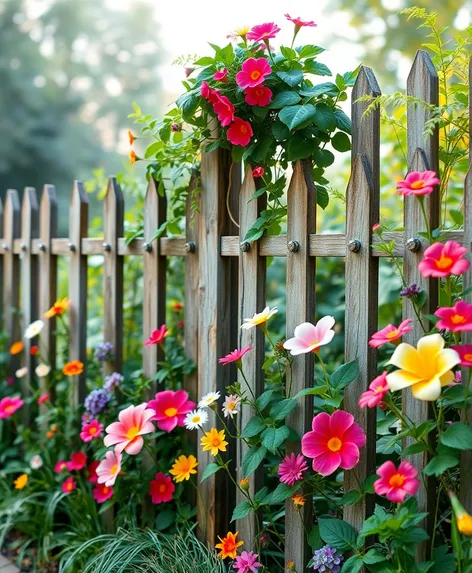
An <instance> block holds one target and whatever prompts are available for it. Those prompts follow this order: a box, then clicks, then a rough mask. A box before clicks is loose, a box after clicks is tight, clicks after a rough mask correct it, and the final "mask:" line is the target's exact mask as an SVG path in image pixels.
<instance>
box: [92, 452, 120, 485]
mask: <svg viewBox="0 0 472 573" xmlns="http://www.w3.org/2000/svg"><path fill="white" fill-rule="evenodd" d="M122 460H123V455H122V454H121V453H120V452H117V451H115V452H107V453H106V454H105V459H104V460H102V461H101V462H100V463H99V464H98V466H97V468H96V470H95V472H96V474H97V483H103V484H105V485H106V486H107V487H111V486H112V485H115V481H116V478H117V477H118V475H119V473H120V471H121V461H122ZM89 479H90V478H89ZM92 483H93V482H92Z"/></svg>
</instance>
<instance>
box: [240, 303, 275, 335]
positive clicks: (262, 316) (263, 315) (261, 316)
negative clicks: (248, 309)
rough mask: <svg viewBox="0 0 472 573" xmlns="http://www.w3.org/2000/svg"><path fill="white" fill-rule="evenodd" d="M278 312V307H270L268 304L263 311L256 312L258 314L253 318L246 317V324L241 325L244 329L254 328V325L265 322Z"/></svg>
mask: <svg viewBox="0 0 472 573" xmlns="http://www.w3.org/2000/svg"><path fill="white" fill-rule="evenodd" d="M276 312H278V310H277V307H275V308H269V307H268V306H266V307H265V309H264V310H263V311H262V312H256V314H255V315H254V316H253V317H252V318H245V319H244V324H243V325H241V328H242V329H244V330H248V329H249V328H253V327H254V326H259V325H261V324H264V323H265V322H267V321H268V320H269V318H270V317H271V316H273V315H274V314H275V313H276Z"/></svg>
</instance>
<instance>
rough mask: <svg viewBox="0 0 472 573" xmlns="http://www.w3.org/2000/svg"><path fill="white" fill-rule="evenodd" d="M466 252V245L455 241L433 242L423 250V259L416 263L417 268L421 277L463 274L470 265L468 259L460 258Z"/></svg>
mask: <svg viewBox="0 0 472 573" xmlns="http://www.w3.org/2000/svg"><path fill="white" fill-rule="evenodd" d="M466 253H467V249H466V247H463V246H462V245H460V244H459V243H456V242H455V241H447V243H445V244H443V243H433V244H432V245H431V246H430V247H428V248H427V249H426V251H425V252H424V259H423V260H422V261H420V262H419V263H418V269H419V271H420V273H421V275H422V276H423V277H434V278H442V277H449V276H450V275H456V276H459V275H463V274H464V273H466V272H467V271H468V270H469V267H470V263H469V261H468V260H467V259H463V258H462V257H463V256H464V255H465V254H466Z"/></svg>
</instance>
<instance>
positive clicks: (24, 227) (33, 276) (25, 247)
mask: <svg viewBox="0 0 472 573" xmlns="http://www.w3.org/2000/svg"><path fill="white" fill-rule="evenodd" d="M38 235H39V207H38V198H37V196H36V190H35V189H33V187H25V190H24V192H23V201H22V205H21V242H22V245H21V248H22V252H21V257H20V267H21V314H22V323H23V332H24V331H25V329H26V328H27V326H28V325H29V324H31V323H32V322H33V321H34V320H36V319H37V318H38V260H37V257H36V256H35V255H33V254H32V253H31V245H32V241H33V239H36V238H37V237H38ZM23 342H24V345H25V350H24V353H23V366H26V367H27V368H28V372H27V374H26V376H23V377H22V378H20V386H21V391H22V395H23V396H24V397H25V398H29V397H30V395H31V388H32V387H33V381H34V379H35V374H34V364H35V358H34V356H31V352H30V350H31V347H32V346H33V345H35V344H37V343H38V339H37V338H34V339H27V338H24V339H23ZM22 414H23V417H24V418H25V421H27V420H28V414H29V408H28V407H27V405H25V408H23V409H22Z"/></svg>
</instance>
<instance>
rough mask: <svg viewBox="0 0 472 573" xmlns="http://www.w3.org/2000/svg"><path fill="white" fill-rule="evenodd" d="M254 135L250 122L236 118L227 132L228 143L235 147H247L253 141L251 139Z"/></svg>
mask: <svg viewBox="0 0 472 573" xmlns="http://www.w3.org/2000/svg"><path fill="white" fill-rule="evenodd" d="M253 135H254V132H253V130H252V126H251V124H250V123H249V122H248V121H245V120H244V119H241V118H240V117H235V118H234V121H233V123H232V124H231V125H230V126H229V128H228V131H227V132H226V137H227V138H228V141H229V142H230V143H232V144H233V145H240V146H241V147H246V145H248V144H249V142H250V141H251V137H252V136H253Z"/></svg>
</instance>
